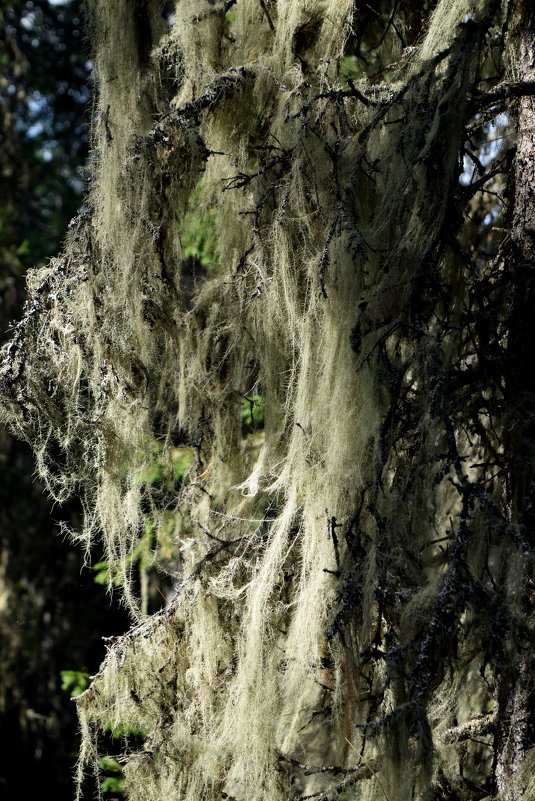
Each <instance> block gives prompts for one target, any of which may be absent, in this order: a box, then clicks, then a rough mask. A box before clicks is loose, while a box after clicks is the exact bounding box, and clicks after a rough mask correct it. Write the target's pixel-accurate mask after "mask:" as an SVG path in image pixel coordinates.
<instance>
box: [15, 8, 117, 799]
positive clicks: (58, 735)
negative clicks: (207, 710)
mask: <svg viewBox="0 0 535 801" xmlns="http://www.w3.org/2000/svg"><path fill="white" fill-rule="evenodd" d="M83 7H84V3H83V2H81V0H64V1H63V2H61V1H60V0H55V2H49V1H48V0H33V1H32V0H27V1H25V2H23V1H22V0H20V1H19V2H16V0H15V1H14V2H6V1H5V0H0V65H1V66H0V338H1V340H2V344H3V343H4V342H5V341H6V340H7V339H8V337H9V326H10V323H11V321H13V320H15V319H17V318H19V317H20V311H21V307H22V304H23V303H24V299H25V288H24V287H25V284H24V275H25V272H26V270H27V269H28V268H29V267H32V266H36V265H41V264H44V263H46V261H47V259H48V258H50V257H51V256H53V255H54V254H55V253H57V251H58V250H59V248H60V246H61V241H62V238H63V235H64V233H65V231H66V230H67V227H68V224H69V220H70V219H71V218H72V217H73V216H74V215H75V214H76V212H77V210H78V209H79V207H80V204H81V202H82V200H81V199H82V194H83V190H84V182H85V180H86V167H85V166H84V165H85V162H86V159H87V150H88V122H89V117H90V108H89V106H88V103H89V97H90V80H91V61H90V55H89V53H88V52H87V46H86V41H85V39H84V34H83ZM78 516H79V509H77V508H76V506H75V505H71V506H69V507H68V508H66V507H63V508H61V509H59V508H57V507H56V508H52V506H51V504H50V502H49V501H48V499H47V498H46V497H45V495H44V492H43V489H42V487H41V486H40V484H39V482H38V481H37V480H36V479H35V476H34V462H33V457H32V456H31V454H30V450H29V448H28V447H27V446H26V445H25V444H23V443H21V442H17V441H15V440H13V439H12V438H11V437H10V436H9V435H8V434H7V433H6V432H5V431H1V430H0V742H1V743H2V747H1V757H0V797H1V798H2V799H3V800H4V801H10V799H15V798H32V797H34V795H35V797H37V796H40V795H41V793H42V792H43V790H44V789H47V790H48V791H49V792H52V793H53V795H54V798H55V799H56V801H63V799H72V797H73V793H74V789H73V780H72V772H73V766H74V763H75V760H76V755H77V723H76V714H75V709H74V703H73V702H72V701H70V695H71V694H75V693H76V692H79V691H80V690H81V689H83V687H84V683H85V682H86V681H87V676H88V675H89V674H91V673H93V672H96V670H97V668H98V665H99V663H100V661H101V660H102V657H103V655H104V650H105V646H104V642H103V640H102V636H103V635H104V636H109V635H113V634H117V633H120V632H122V631H123V630H125V628H126V627H127V622H128V621H127V617H126V614H125V613H124V612H123V611H122V610H121V609H119V606H118V604H117V603H114V602H113V599H112V601H111V602H110V599H109V597H108V596H107V594H106V590H105V588H104V587H103V586H102V584H99V583H97V582H96V581H95V579H97V580H98V575H97V574H96V573H95V572H94V571H93V570H92V569H91V568H89V567H85V566H84V564H83V554H81V552H80V549H79V548H74V546H72V545H71V544H70V543H69V542H68V541H67V540H66V538H65V537H63V536H61V535H60V532H61V523H62V522H67V523H68V524H69V525H70V526H75V527H76V522H77V519H78Z"/></svg>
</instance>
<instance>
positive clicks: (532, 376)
mask: <svg viewBox="0 0 535 801" xmlns="http://www.w3.org/2000/svg"><path fill="white" fill-rule="evenodd" d="M515 58H516V73H517V76H518V79H519V80H521V81H534V80H535V10H534V9H533V7H532V5H531V4H529V3H526V4H524V6H523V7H522V8H521V14H520V22H519V26H518V43H517V47H516V55H515ZM511 259H512V262H513V269H514V278H513V281H514V285H513V302H512V307H511V331H510V337H509V345H508V360H509V373H508V393H507V398H508V404H509V415H510V420H511V423H510V431H509V433H508V435H507V439H508V443H507V446H508V453H509V468H508V483H507V489H506V492H507V503H508V505H509V509H510V515H511V519H512V520H516V521H518V522H520V524H521V525H522V530H523V534H524V537H525V545H526V550H527V551H532V550H533V549H534V548H535V414H534V410H535V369H534V367H533V357H532V349H533V342H535V314H534V309H535V98H533V97H523V98H521V99H520V100H519V101H518V108H517V144H516V159H515V172H514V205H513V215H512V226H511ZM506 583H507V592H508V594H509V595H510V596H511V598H512V599H514V603H515V605H516V606H517V608H518V610H519V614H521V615H523V616H525V617H526V619H531V620H532V619H533V611H534V609H535V573H534V569H533V563H532V560H530V559H528V558H527V556H526V553H524V554H522V555H521V556H519V557H517V558H515V557H514V556H512V558H511V560H510V563H509V564H508V565H507V577H506ZM502 670H503V672H502V674H501V677H500V678H501V680H500V683H499V689H498V697H497V701H498V716H497V738H496V762H495V769H494V773H495V788H496V792H497V793H498V794H499V797H500V798H503V799H505V801H516V799H520V798H529V797H530V796H529V793H530V792H531V790H529V789H527V783H528V781H529V778H530V774H533V771H534V770H535V758H534V756H533V752H531V753H530V750H531V749H533V747H534V745H535V695H534V693H535V660H534V650H533V647H525V648H524V649H522V650H521V651H520V652H518V654H517V655H516V657H515V656H513V655H512V654H510V655H509V660H508V661H505V662H504V665H503V668H502ZM528 757H529V758H528ZM530 787H531V785H530Z"/></svg>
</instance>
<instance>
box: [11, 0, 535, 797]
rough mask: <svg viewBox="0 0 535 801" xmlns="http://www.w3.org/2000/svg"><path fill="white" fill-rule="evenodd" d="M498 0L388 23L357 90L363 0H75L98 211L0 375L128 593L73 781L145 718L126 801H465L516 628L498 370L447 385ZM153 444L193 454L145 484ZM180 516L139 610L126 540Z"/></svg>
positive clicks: (493, 270)
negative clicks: (87, 73)
mask: <svg viewBox="0 0 535 801" xmlns="http://www.w3.org/2000/svg"><path fill="white" fill-rule="evenodd" d="M509 14H510V9H509V8H508V4H505V7H504V8H503V9H502V8H500V6H499V4H497V3H495V2H490V0H473V1H472V2H469V0H441V2H439V4H438V6H437V8H436V10H435V12H434V14H433V15H432V17H431V19H430V22H429V26H428V29H427V32H426V34H425V36H423V38H422V40H421V42H420V44H419V45H418V46H417V47H414V48H411V49H410V52H409V51H404V52H403V53H402V52H401V47H400V46H399V45H398V42H399V37H396V36H395V35H391V34H389V35H388V37H387V38H384V40H385V42H386V43H387V44H388V47H389V48H390V56H389V57H390V60H391V62H392V63H393V62H397V63H396V65H395V66H394V67H393V68H392V70H391V72H390V73H389V75H390V77H389V80H388V83H386V84H382V85H380V86H374V85H373V83H372V82H371V81H369V80H368V79H366V78H365V75H364V72H362V74H361V75H359V76H358V77H356V78H354V80H352V79H351V77H349V78H348V76H347V74H344V64H346V63H347V57H346V56H344V47H347V42H348V41H349V40H351V38H352V37H353V38H354V37H355V35H356V34H358V29H357V26H358V21H359V14H356V13H354V9H353V3H352V2H349V0H328V2H320V0H307V1H306V2H300V1H299V0H284V2H283V1H282V0H279V2H278V3H274V2H268V0H266V1H265V2H257V0H238V2H236V3H232V2H227V3H224V2H223V1H222V0H180V2H177V3H176V7H174V9H173V12H172V15H168V17H167V18H165V17H164V15H163V14H162V11H161V8H160V3H159V2H156V0H146V2H144V1H143V0H135V2H128V0H92V3H91V33H92V37H93V42H94V64H95V86H96V99H95V108H94V123H93V150H92V179H91V185H90V188H89V191H88V194H87V198H86V206H85V211H84V212H83V213H82V214H81V215H80V216H79V217H78V218H77V219H76V220H75V221H73V223H72V226H71V230H70V231H69V233H68V236H67V240H66V245H65V250H64V253H63V254H62V255H61V256H60V257H59V258H57V259H54V260H52V262H51V263H50V265H48V266H47V267H45V268H43V269H41V270H39V271H35V272H34V273H33V274H32V275H31V276H30V278H29V284H28V286H29V299H28V302H27V306H26V311H25V314H24V318H23V320H22V321H21V322H20V323H19V324H18V325H17V326H16V327H15V330H14V333H13V338H12V341H11V343H10V345H9V346H8V347H7V349H6V351H5V359H4V366H3V372H2V398H3V405H4V413H5V417H6V419H7V421H8V423H9V424H10V426H11V427H12V428H13V429H14V430H15V431H16V432H17V433H18V434H19V435H20V436H21V437H23V438H25V439H27V440H28V441H29V442H30V443H31V444H32V446H33V447H34V449H35V453H36V456H37V465H38V470H39V474H40V476H41V477H42V478H43V479H44V481H45V482H46V486H47V487H48V489H49V491H50V492H51V493H52V495H53V496H54V497H55V498H57V500H58V501H60V502H61V501H63V500H65V499H66V498H67V497H69V496H70V495H73V494H76V495H81V497H82V498H83V502H84V508H85V521H84V529H83V531H82V532H81V533H76V534H73V536H76V537H77V538H78V539H80V541H81V542H82V543H83V544H84V545H85V547H86V548H87V550H88V551H89V549H90V548H91V546H92V545H93V544H94V543H95V542H99V541H101V542H102V543H103V544H104V549H105V559H106V560H107V562H108V564H109V565H110V566H112V567H111V568H110V576H111V577H113V578H114V579H115V580H116V581H117V582H120V583H121V586H122V588H123V591H124V597H125V600H126V602H127V604H128V606H129V607H130V609H131V611H132V613H133V615H134V616H136V617H138V618H139V620H138V622H137V624H136V625H135V626H134V628H133V629H132V630H131V631H130V632H129V633H128V634H127V635H126V636H125V637H123V638H121V639H119V640H118V641H117V642H115V643H113V644H112V645H110V647H109V652H108V656H107V658H106V660H105V662H104V664H103V665H102V667H101V670H100V672H99V673H98V675H97V676H96V677H95V679H94V681H93V683H92V685H91V687H90V689H89V690H87V691H86V692H85V693H84V694H83V695H82V696H81V697H80V698H79V701H78V708H79V714H80V720H81V727H82V734H83V742H82V748H81V756H80V763H79V777H80V785H81V783H82V780H83V774H84V771H85V770H86V768H87V766H88V765H91V764H93V765H95V766H96V764H97V760H98V753H99V752H98V733H99V731H102V730H110V729H112V730H114V731H116V732H122V733H123V734H125V736H126V735H128V732H133V731H135V732H137V733H138V734H137V739H138V741H139V740H141V741H142V745H139V747H137V748H136V749H133V748H132V747H130V746H128V737H127V738H126V745H125V752H124V755H123V757H122V760H123V762H124V771H125V776H126V785H127V793H128V797H129V798H130V799H133V800H134V799H135V801H138V800H139V801H161V799H177V801H179V800H180V801H182V800H183V801H200V799H206V801H210V800H211V799H213V801H216V799H221V798H231V799H235V800H236V801H242V800H243V801H260V800H261V799H262V801H264V799H269V801H277V800H278V799H280V800H281V801H282V800H283V799H284V801H286V800H287V799H290V798H299V797H306V798H309V797H315V798H321V799H323V800H324V801H327V799H331V798H347V799H352V798H359V799H363V800H364V799H370V800H372V799H373V800H374V801H375V800H378V799H385V798H386V799H388V801H409V799H431V798H437V799H438V798H443V797H445V796H443V795H439V793H440V792H443V793H446V792H450V793H451V794H452V795H451V797H452V798H453V797H455V798H457V797H459V798H465V797H468V796H464V795H462V796H461V795H459V796H453V793H454V792H459V793H460V792H461V791H462V792H464V789H463V788H464V787H465V783H466V781H472V782H477V781H479V779H480V777H481V776H482V775H485V774H486V773H488V772H489V757H488V753H487V751H488V746H489V740H488V732H490V731H491V729H492V725H493V724H492V714H490V713H491V712H492V699H493V692H494V682H495V680H496V676H497V675H498V673H499V670H500V665H501V661H500V660H503V659H504V658H505V657H504V654H505V653H506V652H509V651H510V650H511V649H513V650H514V648H515V647H517V645H518V644H522V643H525V642H526V641H530V642H532V640H531V639H530V638H531V634H530V633H529V631H528V628H527V626H526V625H525V619H524V618H523V617H522V614H521V612H520V610H519V609H518V608H517V605H516V601H515V597H514V594H513V593H512V592H509V591H508V590H507V587H506V588H505V589H504V587H503V586H501V585H500V584H499V580H498V579H496V581H495V579H494V577H493V576H499V575H500V571H501V570H502V567H501V566H502V565H503V564H504V561H505V560H509V561H511V560H517V562H518V564H519V565H522V564H523V561H522V560H524V559H526V558H527V557H526V556H525V551H526V550H527V549H526V547H525V543H524V542H523V540H522V532H521V528H520V527H519V526H516V525H515V523H514V521H511V520H510V519H508V517H507V514H506V513H505V512H504V510H503V508H502V506H503V504H502V497H503V491H504V490H503V487H502V485H501V483H500V481H499V480H494V479H493V474H494V472H496V470H495V469H494V468H493V466H492V465H493V464H495V463H498V464H499V463H500V460H499V456H498V455H499V454H500V453H501V446H500V432H501V430H502V429H503V426H504V425H505V422H504V420H503V419H501V418H500V414H499V409H498V411H495V419H494V420H493V421H491V422H489V420H488V419H486V420H483V418H484V417H485V415H487V418H488V414H487V411H486V409H487V408H488V409H490V408H491V407H492V408H494V409H495V410H496V408H498V406H499V403H498V400H499V398H500V397H501V396H500V380H499V377H498V378H497V377H496V373H493V372H492V370H490V368H489V369H488V370H487V372H486V373H484V371H480V373H481V375H480V381H481V385H480V386H477V387H475V386H474V387H473V388H471V387H470V384H469V383H468V382H467V381H466V380H463V374H467V373H468V372H470V371H472V372H473V371H475V370H476V369H477V365H478V364H479V350H478V341H480V337H481V336H482V334H481V332H480V331H479V330H478V329H477V324H478V323H477V320H479V319H480V318H479V317H478V316H477V315H478V309H482V308H490V306H489V304H488V303H487V301H488V300H489V298H490V299H491V300H492V299H495V298H496V297H498V296H499V294H500V293H502V294H503V288H504V286H506V271H505V270H504V268H503V265H502V262H500V255H499V253H498V255H496V254H493V258H492V259H490V258H489V261H488V262H483V261H482V260H479V262H477V263H476V261H475V260H474V261H473V263H472V264H470V260H469V257H468V256H467V255H466V253H465V252H464V251H463V250H462V247H461V245H460V244H459V240H458V239H457V238H456V237H457V234H458V231H459V228H460V223H461V217H460V215H459V211H460V210H461V211H462V209H463V207H464V206H465V205H466V204H467V203H468V202H469V201H470V197H471V195H470V194H469V188H468V189H467V188H466V187H464V189H463V187H462V185H460V184H458V178H459V174H460V172H461V169H462V168H461V167H460V161H459V159H460V156H459V154H460V153H461V152H462V148H463V142H464V139H465V136H466V132H465V129H466V126H467V125H468V124H469V123H470V122H471V121H472V124H473V125H474V126H475V127H474V131H476V130H477V122H474V120H473V119H472V117H473V114H474V110H473V108H472V106H471V105H470V104H471V103H473V100H472V98H473V97H474V96H475V94H476V93H477V92H479V93H480V94H481V93H482V92H483V89H487V90H488V86H485V87H483V88H482V84H481V81H482V64H484V62H485V58H488V57H489V56H488V53H489V50H490V48H491V45H490V44H489V42H492V41H494V40H495V39H496V37H498V38H499V36H500V35H501V32H502V26H505V24H506V22H508V23H509V22H510V20H509V18H508V15H509ZM399 15H401V18H403V11H402V10H401V11H400V12H399ZM399 15H398V16H399ZM402 21H403V20H402V19H401V22H402ZM398 23H399V24H401V23H400V20H399V19H398ZM408 24H409V23H408V22H407V25H408ZM385 47H386V45H385ZM500 69H502V77H503V69H504V68H503V67H500ZM392 76H393V77H392ZM487 83H488V82H487ZM489 86H491V87H492V82H490V84H489ZM489 96H490V95H489ZM489 102H490V101H489ZM496 113H497V112H494V115H496ZM481 124H483V123H481ZM496 172H497V173H498V170H497V171H496ZM463 191H464V192H465V195H463V194H462V192H463ZM475 192H476V189H474V192H473V193H472V194H475ZM196 225H197V227H198V228H200V229H202V230H203V231H204V233H203V235H204V236H207V235H209V236H210V237H212V240H213V245H212V247H211V251H210V256H209V258H206V259H205V260H204V261H205V263H204V264H203V263H202V260H199V259H197V261H196V266H195V265H194V262H195V259H192V258H188V252H189V251H188V247H189V248H190V250H191V249H192V248H193V245H192V241H193V240H192V239H191V237H192V234H191V231H192V230H194V229H195V226H196ZM207 232H208V233H207ZM188 240H191V241H188ZM193 250H194V248H193ZM467 259H468V261H467ZM501 265H502V266H501ZM482 287H483V289H482ZM484 293H486V294H484ZM505 296H506V293H505ZM482 298H483V299H482ZM491 305H492V304H491ZM467 309H469V310H471V311H473V312H474V315H475V319H476V323H474V326H472V328H471V327H470V325H467V324H466V313H467ZM492 309H493V310H494V311H493V312H492V313H493V314H494V315H495V316H494V318H492V321H491V323H492V325H493V326H494V328H495V331H496V333H495V335H494V339H493V342H494V343H495V346H496V348H498V349H500V352H501V351H503V349H504V348H505V347H506V340H507V331H506V314H507V305H506V303H504V304H503V305H502V306H500V305H499V304H496V303H495V304H494V305H493V306H492ZM496 358H498V357H496ZM473 374H475V373H474V372H473ZM465 377H466V376H465ZM476 397H477V398H478V399H479V401H481V402H480V403H479V405H478V404H477V403H476V401H475V398H476ZM244 399H249V401H248V402H249V403H250V404H251V406H252V407H253V406H254V405H255V404H261V406H262V411H263V415H264V418H265V423H264V429H263V431H264V436H263V438H262V437H261V436H257V438H256V439H255V440H254V442H253V441H252V440H251V438H249V439H244V437H243V432H242V427H243V423H242V415H243V408H244ZM493 403H494V406H493ZM485 404H486V405H485ZM251 419H252V412H251ZM155 449H157V453H158V459H159V460H160V463H161V464H164V465H167V468H166V469H168V470H170V471H171V472H172V469H173V467H172V462H173V454H174V453H176V451H177V449H182V451H184V450H188V453H189V454H190V456H191V458H190V465H189V467H188V468H187V471H188V472H187V479H188V480H187V481H183V482H182V484H181V486H180V489H179V490H176V489H175V486H174V485H173V482H165V481H159V482H157V481H151V480H149V478H148V475H149V472H148V471H150V469H151V465H153V463H154V459H155ZM182 451H181V452H182ZM170 511H172V512H173V521H174V530H173V535H172V538H173V544H174V557H173V558H174V559H175V563H174V564H175V567H174V568H173V572H172V576H173V579H174V581H175V587H176V590H175V594H174V598H173V600H172V601H171V602H170V603H169V604H168V607H167V608H166V609H165V610H163V611H161V612H159V613H157V614H155V615H153V616H151V617H146V616H144V615H143V614H142V609H141V608H140V605H139V599H138V597H137V594H136V592H135V590H134V587H135V586H136V585H135V581H134V579H135V577H134V576H133V574H132V571H133V565H134V562H135V559H134V554H135V553H136V548H137V547H138V544H139V542H140V540H141V539H142V538H143V537H144V536H146V534H147V527H148V526H149V527H150V530H151V531H156V532H158V530H159V528H160V527H162V526H164V524H165V526H166V530H168V529H169V526H168V521H169V517H168V516H169V513H170ZM166 521H167V522H166ZM165 526H164V527H165ZM177 565H178V566H177ZM519 569H520V570H521V569H522V568H519ZM476 623H477V625H476ZM496 626H500V638H499V642H498V640H497V638H496V631H495V629H496ZM453 664H455V669H454V668H453ZM487 713H488V714H487ZM476 715H481V718H476V717H475V716H476ZM472 720H481V721H482V723H481V725H480V726H479V728H477V727H475V726H474V727H473V728H474V731H476V728H477V732H478V737H479V741H480V744H479V745H473V744H471V745H467V740H468V737H467V736H466V737H465V736H464V734H465V732H466V731H468V729H466V728H465V729H463V726H465V727H466V726H469V725H471V724H470V721H472ZM485 726H487V728H486V729H485ZM470 731H472V730H471V729H470ZM485 738H487V739H485ZM463 749H464V750H463ZM461 763H462V765H463V770H461V771H460V772H459V764H461ZM527 776H528V773H526V775H524V776H523V778H522V779H521V777H517V779H518V781H523V782H524V784H525V783H526V782H527ZM433 793H434V794H433ZM474 797H475V796H474ZM478 797H479V796H478Z"/></svg>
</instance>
